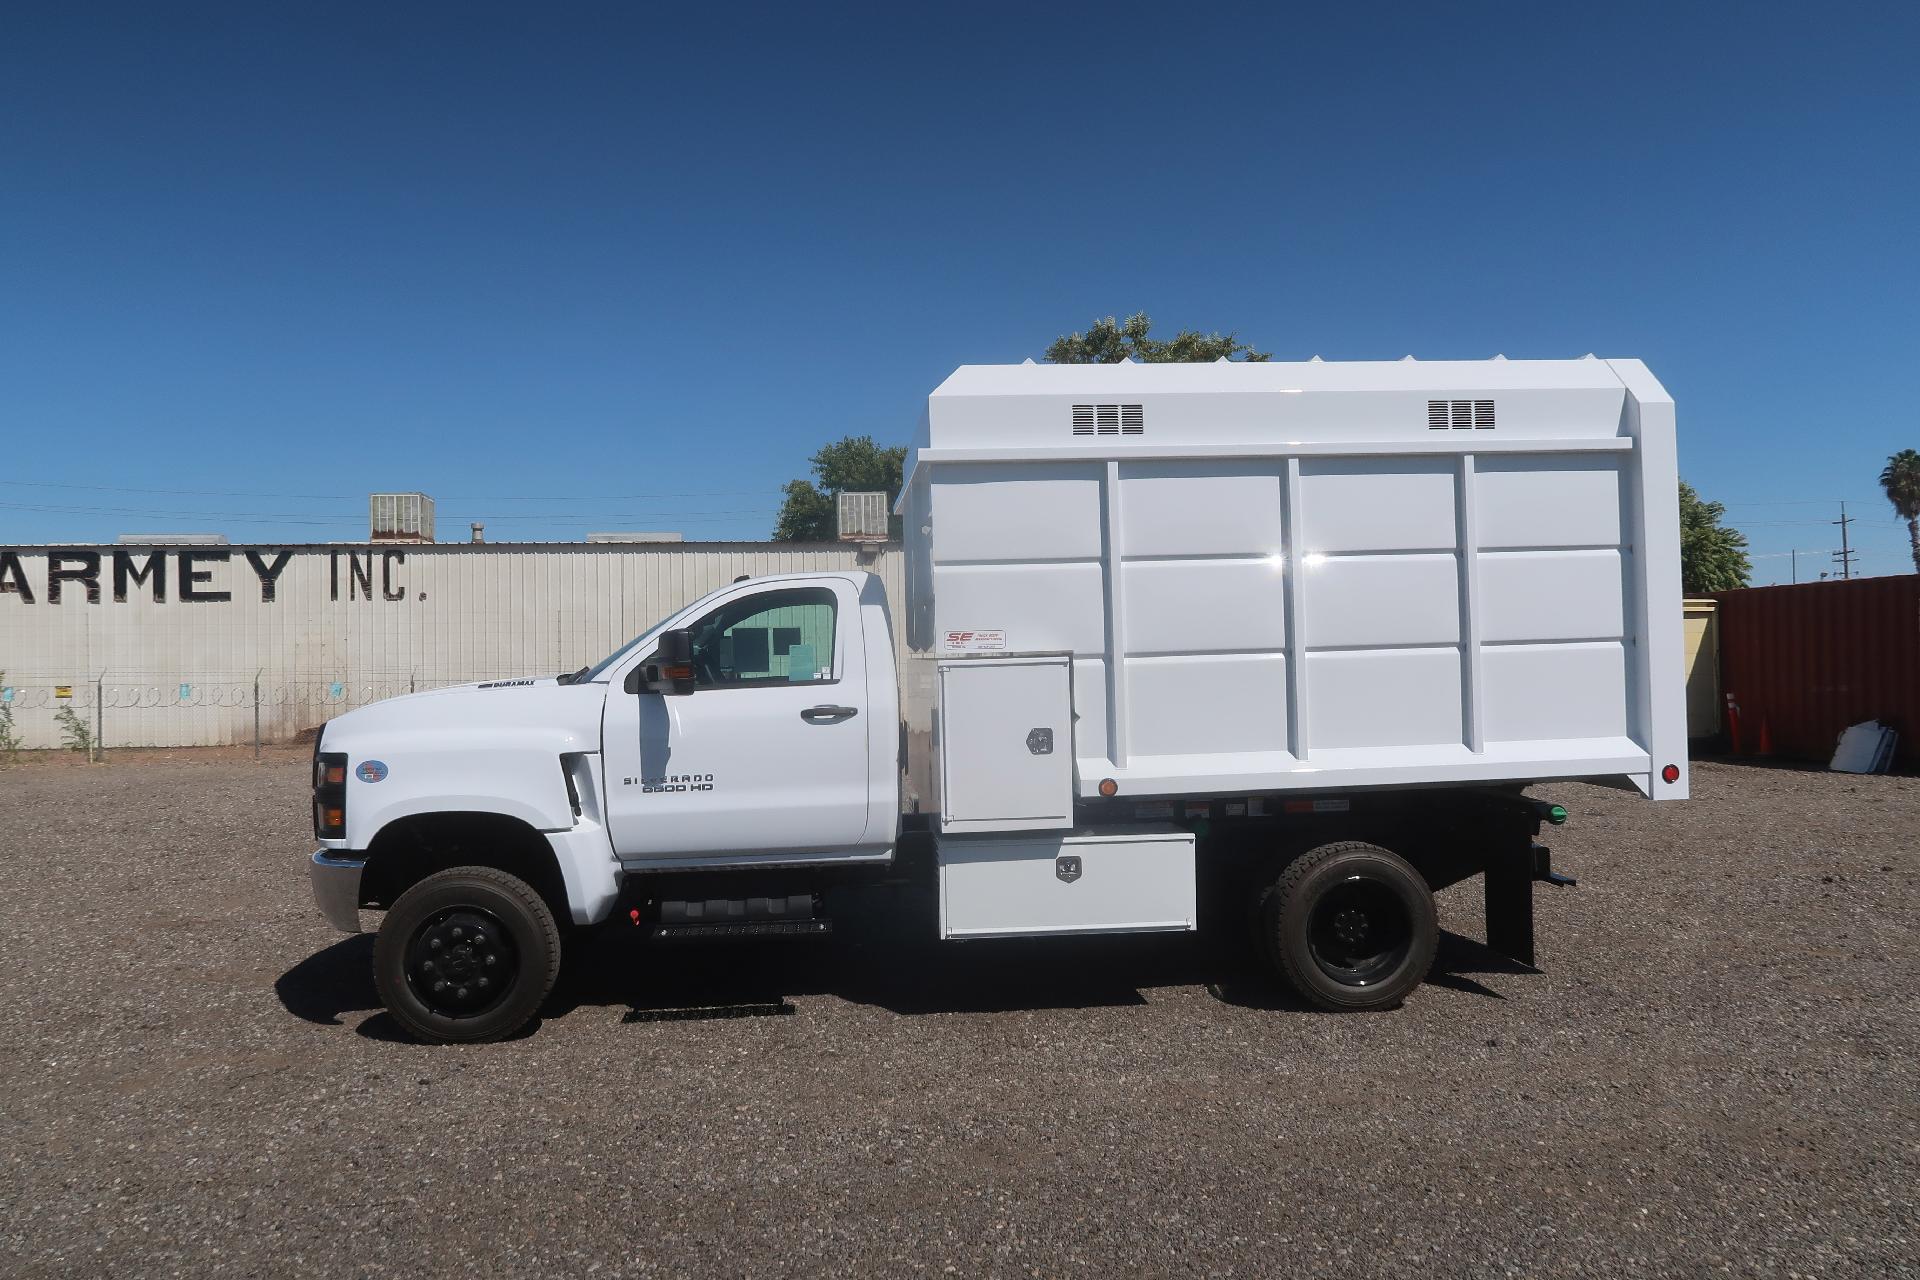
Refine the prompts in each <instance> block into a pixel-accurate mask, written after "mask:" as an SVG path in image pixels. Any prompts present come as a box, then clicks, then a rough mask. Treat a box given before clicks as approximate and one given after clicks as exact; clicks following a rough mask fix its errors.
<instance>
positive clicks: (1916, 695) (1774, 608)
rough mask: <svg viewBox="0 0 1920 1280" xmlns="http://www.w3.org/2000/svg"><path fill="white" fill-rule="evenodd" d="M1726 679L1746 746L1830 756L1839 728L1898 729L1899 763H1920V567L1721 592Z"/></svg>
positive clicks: (1796, 755) (1798, 756) (1800, 756)
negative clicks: (1874, 724)
mask: <svg viewBox="0 0 1920 1280" xmlns="http://www.w3.org/2000/svg"><path fill="white" fill-rule="evenodd" d="M1714 598H1715V599H1717V600H1718V601H1719V602H1720V609H1719V628H1720V688H1721V689H1722V691H1724V693H1725V694H1726V697H1727V699H1728V701H1729V703H1730V704H1731V706H1732V707H1734V708H1737V713H1738V716H1739V739H1740V750H1741V752H1742V753H1743V754H1746V755H1757V754H1759V753H1760V751H1761V750H1762V747H1763V745H1764V746H1766V747H1770V748H1771V750H1772V752H1773V754H1774V755H1776V756H1780V757H1782V758H1784V759H1789V760H1811V761H1818V762H1820V763H1825V762H1826V761H1828V760H1830V759H1832V758H1833V748H1834V745H1835V743H1836V742H1837V741H1838V740H1839V737H1840V731H1841V730H1843V729H1845V728H1846V727H1847V726H1848V725H1852V724H1859V723H1861V722H1862V721H1865V720H1878V721H1879V722H1880V723H1882V724H1885V725H1889V726H1891V727H1892V728H1894V729H1896V730H1898V731H1899V734H1900V745H1899V747H1898V749H1897V750H1896V752H1895V754H1894V767H1895V768H1896V769H1913V768H1915V767H1916V766H1920V741H1917V740H1916V736H1917V735H1920V574H1903V575H1900V576H1898V577H1887V578H1855V579H1853V580H1852V581H1850V582H1848V581H1831V580H1830V581H1827V582H1805V583H1801V584H1800V585H1798V586H1791V587H1750V588H1748V589H1746V590H1744V591H1721V592H1716V593H1715V596H1714Z"/></svg>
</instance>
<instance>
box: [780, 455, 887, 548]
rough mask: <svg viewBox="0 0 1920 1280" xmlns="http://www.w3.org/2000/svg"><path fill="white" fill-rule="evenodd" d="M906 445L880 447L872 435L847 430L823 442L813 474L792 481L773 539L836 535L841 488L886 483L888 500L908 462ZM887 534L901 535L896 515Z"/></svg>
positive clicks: (829, 539)
mask: <svg viewBox="0 0 1920 1280" xmlns="http://www.w3.org/2000/svg"><path fill="white" fill-rule="evenodd" d="M906 460H907V450H906V447H905V446H904V445H896V446H893V447H886V448H883V447H882V446H880V445H877V444H875V443H874V442H873V437H872V436H847V437H845V438H844V439H841V440H836V441H835V442H834V443H832V444H829V445H823V446H821V448H820V451H819V452H818V453H816V454H814V455H813V457H812V459H811V462H812V464H813V475H814V479H813V480H794V481H790V482H789V483H788V485H787V487H786V499H785V501H783V502H782V503H781V504H780V518H779V520H778V522H777V523H776V524H775V525H774V529H773V537H774V540H775V541H776V542H832V541H833V540H834V539H835V538H837V537H839V536H840V519H839V511H838V506H837V503H836V499H837V498H838V497H839V495H840V493H841V492H842V491H843V490H852V491H854V492H863V491H871V490H875V489H884V490H885V491H886V494H887V505H888V506H889V507H891V506H892V505H893V500H894V499H895V498H897V497H899V496H900V473H901V470H902V468H903V467H904V466H905V465H906ZM887 527H888V534H889V536H891V537H893V538H895V539H898V538H899V536H900V519H899V517H898V516H894V517H891V518H889V519H888V521H887Z"/></svg>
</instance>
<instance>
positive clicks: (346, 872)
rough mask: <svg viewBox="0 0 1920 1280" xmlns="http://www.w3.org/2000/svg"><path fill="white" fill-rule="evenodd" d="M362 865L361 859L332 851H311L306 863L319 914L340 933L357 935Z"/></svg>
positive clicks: (363, 867)
mask: <svg viewBox="0 0 1920 1280" xmlns="http://www.w3.org/2000/svg"><path fill="white" fill-rule="evenodd" d="M366 866H367V860H366V859H365V858H362V857H358V856H356V855H354V854H351V853H345V852H335V851H334V850H332V849H316V850H314V854H313V860H312V861H311V862H309V863H308V864H307V876H308V878H309V879H310V880H312V881H313V900H314V902H315V903H316V904H317V905H318V906H319V908H320V914H321V915H323V916H325V917H326V918H327V923H328V924H330V925H332V926H333V927H334V928H336V929H338V930H340V931H341V932H342V933H358V932H360V873H361V872H362V871H364V870H366Z"/></svg>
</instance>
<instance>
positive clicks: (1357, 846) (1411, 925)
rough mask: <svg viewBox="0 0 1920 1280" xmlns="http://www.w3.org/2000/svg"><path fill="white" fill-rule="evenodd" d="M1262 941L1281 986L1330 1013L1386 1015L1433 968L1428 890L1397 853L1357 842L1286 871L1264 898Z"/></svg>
mask: <svg viewBox="0 0 1920 1280" xmlns="http://www.w3.org/2000/svg"><path fill="white" fill-rule="evenodd" d="M1260 932H1261V937H1262V941H1263V942H1264V943H1265V945H1266V949H1267V954H1268V956H1269V957H1270V958H1271V959H1272V961H1273V963H1274V966H1275V967H1276V968H1278V969H1279V970H1280V972H1281V973H1282V974H1283V975H1284V976H1285V977H1286V979H1287V981H1288V982H1289V983H1291V984H1292V985H1293V987H1294V988H1295V989H1296V990H1297V991H1299V992H1300V994H1301V995H1302V996H1305V997H1306V998H1307V999H1308V1000H1311V1001H1312V1002H1313V1003H1315V1004H1317V1005H1320V1006H1321V1007H1322V1008H1327V1009H1391V1008H1393V1007H1394V1006H1396V1005H1398V1004H1399V1003H1400V1002H1401V1001H1402V1000H1404V999H1405V998H1406V996H1407V994H1408V993H1409V992H1411V991H1412V990H1413V989H1414V988H1415V987H1417V986H1419V985H1420V983H1421V982H1422V981H1424V980H1425V978H1426V976H1427V970H1428V969H1430V968H1431V967H1432V966H1433V952H1434V947H1435V946H1436V944H1437V943H1438V941H1439V936H1440V922H1439V917H1438V914H1437V913H1436V912H1435V910H1434V905H1433V891H1432V890H1431V889H1429V888H1428V887H1427V882H1426V880H1425V878H1424V877H1422V876H1421V874H1420V873H1419V872H1418V871H1415V870H1414V869H1413V867H1412V866H1411V865H1409V864H1408V862H1407V860H1406V859H1404V858H1402V857H1400V856H1399V855H1398V854H1396V853H1393V852H1390V851H1389V850H1386V849H1382V848H1381V847H1379V846H1378V845H1371V844H1363V843H1361V842H1359V841H1344V842H1342V843H1339V844H1329V845H1322V846H1321V847H1320V848H1318V849H1313V850H1310V851H1309V852H1307V853H1305V854H1302V855H1301V856H1300V857H1299V858H1297V859H1295V860H1294V861H1293V862H1291V863H1289V864H1288V866H1287V869H1286V870H1285V871H1283V872H1281V873H1280V878H1279V879H1278V880H1276V881H1275V882H1274V885H1273V889H1272V890H1271V892H1269V893H1268V894H1267V896H1266V900H1265V902H1264V904H1263V907H1262V910H1261V913H1260Z"/></svg>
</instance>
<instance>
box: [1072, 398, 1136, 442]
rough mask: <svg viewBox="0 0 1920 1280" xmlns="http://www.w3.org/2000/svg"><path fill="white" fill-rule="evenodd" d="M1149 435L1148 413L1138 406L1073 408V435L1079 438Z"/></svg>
mask: <svg viewBox="0 0 1920 1280" xmlns="http://www.w3.org/2000/svg"><path fill="white" fill-rule="evenodd" d="M1146 433H1147V411H1146V407H1145V406H1144V405H1137V404H1077V405H1075V406H1073V434H1075V435H1077V436H1093V435H1101V436H1140V435H1145V434H1146Z"/></svg>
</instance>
